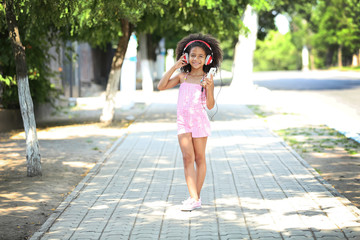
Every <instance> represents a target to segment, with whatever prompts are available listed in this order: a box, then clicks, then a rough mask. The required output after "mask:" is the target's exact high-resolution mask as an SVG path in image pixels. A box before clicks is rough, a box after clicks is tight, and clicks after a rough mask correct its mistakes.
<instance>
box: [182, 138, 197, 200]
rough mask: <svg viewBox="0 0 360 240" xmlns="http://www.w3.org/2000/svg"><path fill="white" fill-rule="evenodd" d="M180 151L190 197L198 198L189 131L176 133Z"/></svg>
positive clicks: (192, 148)
mask: <svg viewBox="0 0 360 240" xmlns="http://www.w3.org/2000/svg"><path fill="white" fill-rule="evenodd" d="M178 139H179V144H180V148H181V152H182V155H183V162H184V173H185V180H186V184H187V186H188V189H189V193H190V197H191V198H193V199H195V200H196V201H198V200H199V196H198V191H197V181H196V171H195V166H194V162H195V151H194V145H193V141H192V136H191V133H184V134H180V135H178Z"/></svg>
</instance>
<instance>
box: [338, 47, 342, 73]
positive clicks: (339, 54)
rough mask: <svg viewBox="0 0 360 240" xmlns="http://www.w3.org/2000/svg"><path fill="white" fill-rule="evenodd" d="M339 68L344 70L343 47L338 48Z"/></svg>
mask: <svg viewBox="0 0 360 240" xmlns="http://www.w3.org/2000/svg"><path fill="white" fill-rule="evenodd" d="M338 67H339V68H342V46H341V45H340V46H339V48H338Z"/></svg>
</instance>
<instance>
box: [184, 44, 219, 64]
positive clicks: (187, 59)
mask: <svg viewBox="0 0 360 240" xmlns="http://www.w3.org/2000/svg"><path fill="white" fill-rule="evenodd" d="M194 42H201V43H204V44H205V45H206V46H207V47H208V48H209V49H210V52H211V54H210V55H207V56H206V59H205V65H209V64H210V63H212V61H213V52H212V49H211V47H210V45H209V44H208V43H207V42H205V41H203V40H193V41H190V42H188V44H186V46H185V48H184V50H183V55H184V54H185V62H186V63H189V54H188V53H185V50H186V48H188V47H189V46H190V45H191V44H192V43H194Z"/></svg>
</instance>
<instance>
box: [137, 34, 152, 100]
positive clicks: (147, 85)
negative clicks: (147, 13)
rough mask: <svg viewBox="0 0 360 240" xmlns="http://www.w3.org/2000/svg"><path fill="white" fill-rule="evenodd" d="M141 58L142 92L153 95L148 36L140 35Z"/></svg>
mask: <svg viewBox="0 0 360 240" xmlns="http://www.w3.org/2000/svg"><path fill="white" fill-rule="evenodd" d="M139 45H140V49H139V50H140V58H141V60H140V61H141V76H142V90H143V92H144V93H152V92H153V91H154V84H153V76H152V72H151V63H150V60H149V57H148V54H147V42H146V34H143V33H142V34H140V36H139Z"/></svg>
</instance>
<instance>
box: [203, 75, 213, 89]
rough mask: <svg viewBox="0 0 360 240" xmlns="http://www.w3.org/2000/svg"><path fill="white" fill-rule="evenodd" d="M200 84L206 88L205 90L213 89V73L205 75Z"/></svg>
mask: <svg viewBox="0 0 360 240" xmlns="http://www.w3.org/2000/svg"><path fill="white" fill-rule="evenodd" d="M202 86H203V87H204V88H206V90H213V89H214V77H213V75H211V74H210V75H209V76H206V77H205V78H204V81H203V82H202Z"/></svg>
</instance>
